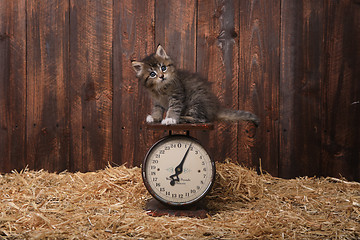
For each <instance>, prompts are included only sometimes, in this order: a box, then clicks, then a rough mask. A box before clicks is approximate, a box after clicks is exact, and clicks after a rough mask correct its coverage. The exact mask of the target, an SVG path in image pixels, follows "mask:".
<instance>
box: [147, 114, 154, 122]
mask: <svg viewBox="0 0 360 240" xmlns="http://www.w3.org/2000/svg"><path fill="white" fill-rule="evenodd" d="M146 122H147V123H153V122H154V118H153V117H152V116H151V115H148V116H147V117H146Z"/></svg>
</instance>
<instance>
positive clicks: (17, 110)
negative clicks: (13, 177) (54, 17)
mask: <svg viewBox="0 0 360 240" xmlns="http://www.w3.org/2000/svg"><path fill="white" fill-rule="evenodd" d="M25 13H26V4H25V0H14V1H7V0H0V173H4V172H9V171H11V170H12V169H17V170H21V169H23V168H25V167H26V162H25V148H26V142H25V135H26V122H25V117H24V116H25V115H26V14H25Z"/></svg>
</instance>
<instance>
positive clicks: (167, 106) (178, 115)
mask: <svg viewBox="0 0 360 240" xmlns="http://www.w3.org/2000/svg"><path fill="white" fill-rule="evenodd" d="M132 66H133V68H134V70H135V72H136V77H137V78H138V79H139V81H140V82H141V84H142V85H143V86H144V87H145V88H146V89H147V90H148V91H149V92H150V94H151V97H152V99H153V108H152V112H151V115H148V116H147V118H146V121H147V122H148V123H152V122H160V121H161V124H166V125H169V124H177V123H184V122H186V123H207V122H212V121H215V120H226V121H238V120H245V121H252V122H253V123H255V125H256V126H258V124H259V123H260V121H259V118H258V117H257V116H256V115H255V114H253V113H250V112H246V111H240V110H232V109H224V108H222V107H221V106H220V104H219V101H218V99H217V98H216V96H215V94H214V93H212V91H211V90H210V85H209V83H208V82H207V81H205V80H204V79H202V78H201V77H200V76H199V75H197V74H196V73H190V72H187V71H183V70H178V69H177V68H176V67H175V65H174V62H173V61H172V60H171V58H170V57H169V56H168V55H167V54H166V52H165V50H164V49H163V48H162V47H161V46H160V45H159V46H158V48H157V50H156V53H153V54H151V55H149V56H147V57H145V58H144V59H143V60H142V61H132ZM164 112H166V115H165V118H164V119H163V115H164Z"/></svg>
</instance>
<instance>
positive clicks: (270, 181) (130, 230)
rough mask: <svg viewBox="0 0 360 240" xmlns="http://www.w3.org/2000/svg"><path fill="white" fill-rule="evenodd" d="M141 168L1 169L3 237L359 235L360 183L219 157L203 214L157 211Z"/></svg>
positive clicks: (139, 237) (222, 237)
mask: <svg viewBox="0 0 360 240" xmlns="http://www.w3.org/2000/svg"><path fill="white" fill-rule="evenodd" d="M149 198H150V195H149V194H148V193H147V192H146V190H145V188H144V186H143V183H142V179H141V173H140V169H139V168H133V169H129V168H126V167H124V166H122V167H110V166H109V167H108V168H106V169H105V170H102V171H98V172H96V173H94V172H91V173H67V172H64V173H60V174H53V173H48V172H45V171H28V170H24V171H22V172H20V173H17V172H14V173H11V174H6V175H2V176H1V175H0V212H1V213H0V239H123V238H125V239H160V238H163V239H166V238H173V239H199V238H201V239H279V238H284V239H330V238H331V239H358V238H360V184H359V183H356V182H347V181H345V180H340V179H335V178H321V179H319V178H298V179H294V180H283V179H279V178H274V177H271V176H270V175H267V174H264V175H260V176H259V175H257V174H256V173H255V172H254V171H252V170H249V169H245V168H242V167H240V166H237V165H235V164H232V163H229V162H228V163H222V164H221V163H217V182H216V184H215V185H214V188H213V191H212V192H211V194H210V195H209V196H208V197H207V198H206V204H207V206H208V208H209V209H210V212H209V216H208V217H207V218H205V219H194V218H188V217H168V216H165V217H157V218H154V217H151V216H148V215H147V213H146V212H145V211H144V210H143V207H144V204H145V201H146V200H147V199H149Z"/></svg>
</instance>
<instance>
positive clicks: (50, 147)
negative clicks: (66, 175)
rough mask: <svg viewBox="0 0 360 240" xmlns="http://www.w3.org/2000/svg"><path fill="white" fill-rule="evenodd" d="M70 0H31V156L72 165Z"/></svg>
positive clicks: (32, 160)
mask: <svg viewBox="0 0 360 240" xmlns="http://www.w3.org/2000/svg"><path fill="white" fill-rule="evenodd" d="M68 14H69V5H68V2H67V1H60V0H59V1H52V0H49V1H41V2H40V1H34V0H28V1H27V160H28V161H29V167H30V168H35V169H41V168H44V169H46V170H49V171H62V170H65V169H67V168H68V159H69V158H68V149H69V145H68V140H69V139H68V101H67V97H68V95H67V90H68V86H67V79H68V36H69V31H68V25H69V20H68V19H69V16H68Z"/></svg>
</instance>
